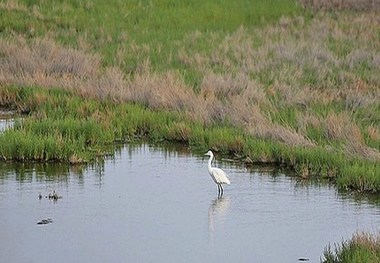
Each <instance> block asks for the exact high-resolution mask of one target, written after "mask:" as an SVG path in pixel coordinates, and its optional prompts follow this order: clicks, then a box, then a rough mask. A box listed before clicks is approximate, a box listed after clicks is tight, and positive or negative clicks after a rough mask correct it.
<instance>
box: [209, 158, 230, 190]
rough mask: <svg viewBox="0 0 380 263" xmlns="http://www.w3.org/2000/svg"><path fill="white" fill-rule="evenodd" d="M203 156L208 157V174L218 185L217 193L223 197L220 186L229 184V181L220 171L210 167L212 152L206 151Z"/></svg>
mask: <svg viewBox="0 0 380 263" xmlns="http://www.w3.org/2000/svg"><path fill="white" fill-rule="evenodd" d="M205 155H207V156H210V159H208V172H209V173H210V175H211V178H212V180H214V182H215V183H216V184H217V185H218V193H219V194H220V195H223V186H222V185H223V184H231V182H230V179H229V178H228V176H227V174H226V173H225V172H224V171H223V170H222V169H219V168H216V167H212V166H211V162H212V159H213V158H214V154H213V153H212V151H208V152H207V153H206V154H205Z"/></svg>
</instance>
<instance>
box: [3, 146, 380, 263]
mask: <svg viewBox="0 0 380 263" xmlns="http://www.w3.org/2000/svg"><path fill="white" fill-rule="evenodd" d="M217 165H218V166H220V167H222V168H223V169H225V170H226V171H227V172H228V173H229V175H230V178H231V181H232V184H231V185H229V186H226V187H225V194H224V197H223V198H221V199H218V198H217V187H216V185H215V184H214V183H213V182H212V180H211V178H210V177H209V175H208V172H207V159H206V158H199V157H195V156H192V155H190V154H188V153H183V152H178V151H172V150H167V149H162V148H152V147H149V146H146V145H143V146H134V147H132V146H126V147H124V148H122V149H121V150H120V152H118V154H117V155H116V157H115V158H114V159H112V160H107V161H105V163H104V164H102V165H97V166H94V167H71V168H69V167H67V166H65V165H37V164H35V165H32V164H29V165H27V164H18V165H15V164H1V165H0V222H1V226H0V261H1V262H39V263H43V262H298V259H299V258H300V257H305V258H308V259H310V261H309V262H319V261H320V257H321V256H322V253H323V249H324V247H325V246H326V245H328V244H329V243H334V242H341V241H342V239H343V238H344V239H347V238H350V237H351V235H352V234H353V233H354V232H356V231H362V230H364V231H370V232H377V231H379V226H380V208H379V206H378V205H377V204H376V203H377V202H376V200H375V201H368V200H355V198H353V197H352V196H342V195H339V194H337V192H336V190H335V189H334V188H333V187H329V186H324V185H318V184H315V183H314V184H310V183H300V182H297V180H296V179H294V178H291V177H288V176H284V175H283V174H281V173H277V172H275V171H270V170H267V171H263V170H262V171H259V170H251V171H248V170H246V169H245V168H242V167H237V166H234V165H232V164H228V163H220V162H218V163H217ZM53 190H55V191H57V192H58V194H59V195H61V196H62V199H59V200H57V201H56V202H53V201H52V200H49V199H48V198H45V197H43V198H42V199H41V200H39V199H38V194H39V193H40V192H41V193H42V194H43V195H44V196H45V195H48V193H49V192H51V191H53ZM47 218H51V219H52V220H53V222H52V223H51V224H47V225H37V222H38V221H40V220H42V219H47Z"/></svg>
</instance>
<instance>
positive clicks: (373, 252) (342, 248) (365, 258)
mask: <svg viewBox="0 0 380 263" xmlns="http://www.w3.org/2000/svg"><path fill="white" fill-rule="evenodd" d="M322 262H323V263H352V262H355V263H376V262H380V240H379V236H375V235H370V234H365V233H363V234H355V235H354V236H353V237H352V239H350V240H348V241H344V242H342V244H341V245H336V246H335V250H333V249H332V248H331V246H328V247H327V248H326V249H325V252H324V259H323V261H322Z"/></svg>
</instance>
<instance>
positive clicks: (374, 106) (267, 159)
mask: <svg viewBox="0 0 380 263" xmlns="http://www.w3.org/2000/svg"><path fill="white" fill-rule="evenodd" d="M0 13H1V15H0V106H1V107H4V108H13V109H16V110H18V111H19V112H21V113H24V114H26V115H24V116H23V118H22V119H20V120H19V121H17V122H16V124H15V128H14V129H13V130H9V131H6V132H5V133H2V134H0V158H1V159H2V160H3V161H10V160H17V161H43V162H44V161H59V162H70V163H79V162H88V161H94V160H97V159H98V158H102V156H104V155H105V154H112V153H113V151H114V147H115V144H116V143H119V142H121V143H124V142H128V141H136V140H148V141H149V142H155V143H157V142H163V141H168V142H173V143H181V144H184V145H187V146H188V147H189V148H191V149H192V150H193V151H194V152H198V151H199V152H204V151H205V150H207V149H209V148H211V149H214V150H215V151H218V152H219V154H224V155H228V156H230V157H231V156H232V157H234V158H237V159H239V160H241V161H246V162H247V163H252V162H255V163H273V164H276V165H283V166H287V167H289V168H292V169H293V170H294V171H295V172H296V173H297V174H298V175H299V176H301V177H303V178H324V179H327V180H330V181H332V182H333V183H335V184H336V185H337V186H338V187H339V188H340V189H343V190H354V191H359V192H371V193H376V194H378V193H380V74H379V72H380V55H379V54H380V26H379V19H378V17H379V16H380V3H379V2H378V1H371V0H355V1H354V0H345V1H340V0H336V1H324V0H320V1H308V0H302V1H291V0H271V1H259V0H257V1H248V0H238V1H221V0H203V1H199V0H193V1H175V0H155V1H137V0H131V1H117V0H112V1H100V0H93V1H90V0H83V1H79V0H71V1H47V0H40V1H31V0H29V1H27V0H6V1H4V0H1V1H0ZM355 240H356V239H355V238H354V239H353V241H352V242H354V243H355V242H356V241H355ZM372 241H373V240H372ZM359 243H360V242H359ZM372 243H374V244H377V245H376V246H377V247H378V242H377V243H376V242H372ZM351 245H352V244H351V243H349V245H346V244H345V245H344V246H343V251H344V250H345V249H346V248H347V247H350V248H351V247H354V246H351ZM350 251H351V250H350ZM330 252H331V251H330ZM339 253H340V252H339ZM342 253H344V252H342ZM326 255H329V256H330V257H329V260H330V261H327V262H349V261H338V257H339V256H338V251H337V254H334V253H333V252H331V253H330V254H326ZM377 257H378V256H377Z"/></svg>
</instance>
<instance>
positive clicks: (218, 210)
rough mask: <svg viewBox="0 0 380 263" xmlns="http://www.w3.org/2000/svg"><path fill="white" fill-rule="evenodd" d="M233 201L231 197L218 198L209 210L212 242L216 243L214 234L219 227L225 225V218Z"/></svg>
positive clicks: (209, 227)
mask: <svg viewBox="0 0 380 263" xmlns="http://www.w3.org/2000/svg"><path fill="white" fill-rule="evenodd" d="M230 203H231V200H230V198H229V197H223V196H221V197H220V196H218V198H216V199H214V200H213V201H212V203H211V205H210V208H209V209H208V229H209V234H210V238H211V241H212V242H213V241H214V232H215V230H216V228H217V227H218V225H222V224H223V223H224V218H225V216H226V214H227V211H228V209H229V207H230Z"/></svg>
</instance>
